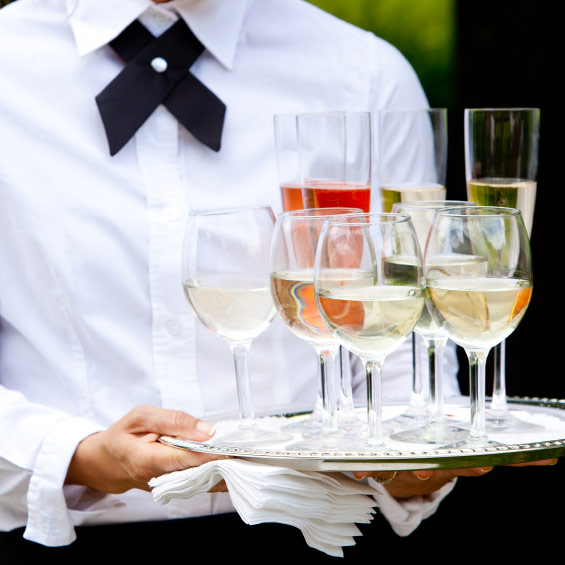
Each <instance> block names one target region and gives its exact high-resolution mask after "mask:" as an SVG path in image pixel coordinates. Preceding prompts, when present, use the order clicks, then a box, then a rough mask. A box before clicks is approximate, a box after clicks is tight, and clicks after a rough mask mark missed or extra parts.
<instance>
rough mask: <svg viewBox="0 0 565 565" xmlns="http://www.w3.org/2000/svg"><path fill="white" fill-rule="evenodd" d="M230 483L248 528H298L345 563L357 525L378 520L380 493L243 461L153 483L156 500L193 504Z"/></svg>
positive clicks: (337, 478)
mask: <svg viewBox="0 0 565 565" xmlns="http://www.w3.org/2000/svg"><path fill="white" fill-rule="evenodd" d="M222 479H224V480H225V482H226V485H227V487H228V492H229V495H230V497H231V501H232V503H233V505H234V507H235V509H236V511H237V512H238V514H239V515H240V517H241V519H242V520H243V521H244V522H245V523H246V524H250V525H253V524H259V523H263V522H279V523H281V524H288V525H290V526H295V527H296V528H299V529H300V531H301V532H302V535H303V536H304V539H305V540H306V543H307V544H308V545H309V546H310V547H313V548H315V549H318V550H320V551H323V552H324V553H327V554H328V555H332V556H336V557H343V550H342V547H344V546H348V545H355V541H354V539H353V537H354V536H359V535H361V532H360V531H359V529H358V528H357V526H356V525H355V523H360V524H366V523H368V522H370V521H371V520H372V519H373V514H374V513H375V510H374V507H375V506H377V503H376V501H375V500H374V499H373V498H372V497H371V496H370V495H371V494H374V493H375V490H374V489H373V488H372V487H370V486H368V485H367V484H366V483H363V482H358V481H355V480H354V479H350V478H349V477H347V476H345V475H342V474H331V475H330V474H326V473H320V472H315V471H309V472H301V471H296V470H294V469H289V468H286V467H279V466H276V465H268V464H263V463H256V462H252V461H246V460H242V459H220V460H217V461H210V462H208V463H205V464H204V465H201V466H199V467H193V468H191V469H185V470H183V471H176V472H173V473H168V474H166V475H162V476H160V477H157V478H154V479H151V481H149V486H150V487H151V488H152V493H153V499H154V500H155V501H156V502H158V503H160V504H166V503H167V502H169V501H170V500H171V499H172V498H191V497H193V496H195V495H197V494H201V493H206V492H208V491H209V490H210V489H211V488H212V487H213V486H214V485H216V484H217V483H219V482H220V481H221V480H222Z"/></svg>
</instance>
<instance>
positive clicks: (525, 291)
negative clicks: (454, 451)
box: [424, 206, 533, 447]
mask: <svg viewBox="0 0 565 565" xmlns="http://www.w3.org/2000/svg"><path fill="white" fill-rule="evenodd" d="M454 254H456V255H467V256H468V257H469V258H476V257H482V259H483V261H484V262H485V263H486V267H485V268H483V269H481V270H480V271H478V272H475V273H473V274H471V273H469V272H467V271H466V270H465V272H462V273H460V274H454V273H450V272H446V271H445V270H444V269H438V268H437V267H436V266H435V265H434V262H435V261H436V259H438V258H441V257H446V258H447V257H451V256H453V255H454ZM424 268H425V271H426V285H427V288H428V306H429V307H430V311H431V313H432V316H433V319H434V322H435V323H436V324H437V325H438V326H439V327H440V328H441V329H442V331H444V332H445V335H446V336H447V337H448V338H449V339H451V340H453V341H454V342H455V343H457V344H458V345H460V346H461V347H463V348H464V349H465V352H466V353H467V356H468V358H469V365H470V396H471V417H470V419H471V428H470V434H469V437H468V439H467V440H465V441H464V442H462V443H461V445H462V446H469V447H477V446H481V447H482V446H486V445H489V443H490V442H489V440H488V436H487V431H486V425H485V363H486V359H487V356H488V353H489V351H490V350H491V348H492V347H494V346H495V345H497V344H498V343H500V342H501V341H503V340H504V339H506V338H507V337H508V336H509V335H510V334H511V333H512V332H513V331H514V330H515V329H516V326H517V325H518V324H519V323H520V321H521V320H522V318H523V317H524V314H525V312H526V309H527V306H528V304H529V302H530V298H531V295H532V288H533V279H532V266H531V251H530V242H529V239H528V233H527V230H526V226H525V225H524V221H523V219H522V215H521V214H520V211H519V210H517V209H513V208H502V207H496V206H486V207H484V206H468V207H461V208H457V207H455V208H443V209H441V210H438V211H437V212H436V214H435V218H434V222H433V225H432V228H431V231H430V235H429V239H428V245H427V247H426V252H425V257H424Z"/></svg>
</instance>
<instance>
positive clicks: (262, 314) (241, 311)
mask: <svg viewBox="0 0 565 565" xmlns="http://www.w3.org/2000/svg"><path fill="white" fill-rule="evenodd" d="M184 291H185V295H186V297H187V299H188V301H189V303H190V305H191V306H192V309H193V310H194V313H195V314H196V315H197V316H198V318H199V319H200V321H201V322H202V323H203V324H204V325H205V326H206V327H207V328H208V329H209V330H210V331H212V332H214V333H215V334H216V335H218V336H219V337H221V338H223V339H225V340H226V341H229V342H232V343H245V342H249V341H251V340H252V339H254V338H255V337H257V336H258V335H259V334H260V333H261V332H263V331H264V330H265V329H266V328H267V326H268V325H269V324H270V323H271V322H272V320H273V318H274V317H275V316H276V310H275V307H274V304H273V299H272V296H271V289H270V288H269V287H268V286H267V285H264V286H252V287H242V286H241V285H239V284H238V285H235V284H233V285H230V284H229V281H227V282H226V285H225V286H215V285H213V286H201V285H199V284H197V283H185V285H184Z"/></svg>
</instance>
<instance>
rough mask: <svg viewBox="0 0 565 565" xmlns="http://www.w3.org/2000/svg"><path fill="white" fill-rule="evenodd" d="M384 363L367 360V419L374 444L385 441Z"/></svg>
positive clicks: (369, 439) (370, 437)
mask: <svg viewBox="0 0 565 565" xmlns="http://www.w3.org/2000/svg"><path fill="white" fill-rule="evenodd" d="M382 365H383V364H382V361H367V362H366V363H365V372H366V375H367V421H368V424H369V438H368V441H369V443H370V444H372V445H381V444H382V443H383V430H382V419H383V415H382V384H381V371H382Z"/></svg>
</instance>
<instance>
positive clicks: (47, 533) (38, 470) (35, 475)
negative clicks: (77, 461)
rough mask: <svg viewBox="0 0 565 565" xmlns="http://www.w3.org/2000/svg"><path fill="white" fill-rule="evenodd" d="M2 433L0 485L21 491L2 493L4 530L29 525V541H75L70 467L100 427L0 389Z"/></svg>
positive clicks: (0, 509)
mask: <svg viewBox="0 0 565 565" xmlns="http://www.w3.org/2000/svg"><path fill="white" fill-rule="evenodd" d="M0 429H2V430H9V441H2V442H0V478H1V479H2V480H0V483H4V484H8V485H14V486H15V487H17V488H15V487H14V488H13V489H11V488H10V487H9V486H8V487H7V491H6V493H3V494H2V503H1V504H0V530H6V531H8V530H11V529H14V528H16V527H20V526H22V525H25V526H26V528H25V532H24V537H25V538H26V539H29V540H31V541H34V542H38V543H41V544H43V545H48V546H59V545H67V544H69V543H71V542H72V541H74V539H75V538H76V534H75V532H74V522H73V517H72V516H71V514H70V511H69V508H68V505H67V500H66V498H65V492H64V488H63V486H64V482H65V477H66V474H67V468H68V465H69V462H70V460H71V458H72V456H73V454H74V452H75V449H76V446H77V445H78V443H79V442H80V441H81V440H82V439H84V438H85V437H87V436H89V435H91V434H93V433H95V432H98V431H101V429H102V428H101V426H100V425H99V424H97V423H96V422H93V421H91V420H88V419H85V418H78V417H73V416H70V415H68V414H65V413H64V412H61V411H58V410H55V409H53V408H48V407H46V406H42V405H39V404H34V403H32V402H29V401H28V400H27V399H26V398H25V397H24V396H23V395H22V394H20V393H18V392H15V391H12V390H9V389H6V388H4V387H1V386H0ZM26 485H27V491H26Z"/></svg>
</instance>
